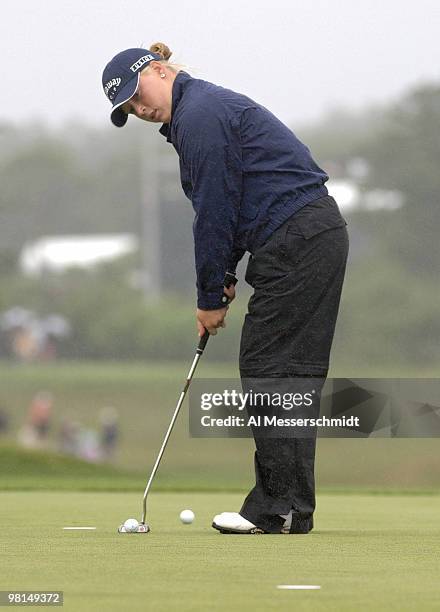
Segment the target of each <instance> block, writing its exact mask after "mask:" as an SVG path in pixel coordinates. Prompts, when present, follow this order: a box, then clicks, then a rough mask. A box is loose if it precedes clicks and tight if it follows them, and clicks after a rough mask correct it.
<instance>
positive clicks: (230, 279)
mask: <svg viewBox="0 0 440 612" xmlns="http://www.w3.org/2000/svg"><path fill="white" fill-rule="evenodd" d="M237 280H238V279H237V278H236V276H235V275H234V274H231V273H230V272H226V275H225V280H224V282H223V285H224V286H225V287H226V288H228V287H230V286H231V285H236V284H237ZM222 302H223V304H224V305H225V306H227V305H228V304H229V298H228V296H227V295H226V293H224V294H223V297H222ZM209 336H210V333H209V331H208V330H205V333H204V334H203V336H201V338H200V341H199V346H198V347H197V348H198V350H199V351H203V350H204V349H205V346H206V344H207V342H208V340H209Z"/></svg>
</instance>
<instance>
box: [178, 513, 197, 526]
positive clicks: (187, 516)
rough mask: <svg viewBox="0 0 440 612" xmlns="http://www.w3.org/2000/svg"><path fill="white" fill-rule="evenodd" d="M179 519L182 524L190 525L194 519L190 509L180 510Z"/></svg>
mask: <svg viewBox="0 0 440 612" xmlns="http://www.w3.org/2000/svg"><path fill="white" fill-rule="evenodd" d="M180 520H181V521H182V523H183V524H184V525H191V523H192V522H193V520H194V512H193V511H192V510H182V512H181V513H180Z"/></svg>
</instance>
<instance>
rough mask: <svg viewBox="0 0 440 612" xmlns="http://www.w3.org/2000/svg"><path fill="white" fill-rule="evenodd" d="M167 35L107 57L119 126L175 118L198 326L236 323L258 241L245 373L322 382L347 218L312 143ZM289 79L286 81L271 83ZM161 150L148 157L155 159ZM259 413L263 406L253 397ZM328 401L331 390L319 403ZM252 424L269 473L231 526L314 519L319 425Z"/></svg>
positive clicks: (220, 523)
mask: <svg viewBox="0 0 440 612" xmlns="http://www.w3.org/2000/svg"><path fill="white" fill-rule="evenodd" d="M170 57H171V51H170V50H169V48H168V47H167V46H166V45H165V44H163V43H156V44H154V45H152V46H151V47H150V49H139V48H135V49H127V50H125V51H122V52H121V53H118V54H117V55H116V56H115V57H114V58H113V59H112V60H111V61H110V62H109V63H108V64H107V66H106V67H105V69H104V72H103V77H102V84H103V88H104V92H105V94H106V96H107V97H108V99H109V100H110V102H111V103H112V109H111V115H110V117H111V121H112V122H113V124H114V125H115V126H117V127H122V126H123V125H125V123H126V122H127V118H128V116H129V115H135V116H136V117H137V118H138V119H142V120H143V121H146V122H148V123H158V124H159V123H160V124H162V125H161V127H160V129H159V132H160V133H161V134H162V135H163V136H164V137H165V138H166V140H167V142H169V143H170V144H172V145H173V147H174V148H175V150H176V152H177V154H178V156H179V162H180V177H181V183H182V188H183V191H184V192H185V195H186V196H187V197H188V198H189V199H190V200H191V202H192V206H193V208H194V212H195V218H194V223H193V234H194V246H195V266H196V277H197V314H196V319H197V327H198V332H199V335H203V334H204V333H205V331H206V330H208V331H209V333H210V334H216V333H217V330H218V329H219V328H221V327H224V326H225V318H226V315H227V311H228V306H226V307H225V305H224V302H222V297H223V293H224V292H225V293H226V294H227V295H228V297H229V298H230V300H233V299H234V297H235V286H234V285H230V286H229V287H228V288H226V287H225V285H226V284H229V283H227V280H226V279H233V281H234V282H235V281H236V278H235V274H236V267H237V264H238V262H239V261H240V259H241V258H242V257H243V256H244V254H245V253H246V252H248V253H249V260H248V264H247V269H246V275H245V279H246V282H247V283H248V284H249V285H250V286H251V287H252V288H253V294H252V296H251V298H250V300H249V304H248V312H247V314H246V316H245V320H244V324H243V329H242V334H241V342H240V363H239V365H240V376H241V379H242V384H243V388H249V381H252V383H253V384H254V383H256V385H255V384H254V386H253V388H254V390H255V389H256V388H258V383H259V382H260V389H261V390H262V391H264V389H265V386H267V381H269V382H270V381H275V382H276V383H277V384H279V385H280V386H281V387H283V385H284V387H286V384H287V383H286V381H289V380H290V381H291V380H292V379H295V380H296V379H298V380H299V379H304V380H308V381H311V384H310V385H309V386H310V387H313V391H317V395H318V396H319V392H320V389H321V387H322V384H323V381H324V380H325V377H326V375H327V372H328V367H329V355H330V348H331V344H332V340H333V334H334V328H335V323H336V318H337V313H338V308H339V302H340V295H341V290H342V285H343V280H344V274H345V267H346V260H347V254H348V235H347V229H346V227H345V226H346V221H345V220H344V218H343V217H342V216H341V213H340V211H339V208H338V205H337V203H336V202H335V200H334V198H333V197H332V196H331V195H329V193H328V190H327V188H326V185H325V183H326V181H327V180H328V178H329V177H328V175H327V174H326V172H325V171H324V170H322V169H321V168H320V167H319V166H318V165H317V164H316V163H315V161H314V160H313V158H312V156H311V153H310V150H309V149H308V148H307V147H306V146H305V145H304V144H303V143H302V142H300V140H298V138H297V137H296V136H295V134H294V133H293V132H292V131H291V130H290V129H289V128H288V127H286V126H285V125H284V124H283V123H282V122H281V121H280V120H279V119H277V117H275V116H274V115H273V114H272V113H271V112H270V111H269V110H268V109H267V108H265V107H264V106H262V105H261V104H258V103H257V102H255V101H254V100H252V99H251V98H249V97H247V96H246V95H243V94H240V93H237V92H235V91H231V90H230V89H226V88H224V87H221V86H219V85H215V84H214V83H210V82H208V81H205V80H203V79H198V78H194V77H192V76H191V75H190V74H189V73H188V72H187V71H186V70H185V67H183V66H181V65H179V64H173V63H172V62H170V61H169V60H170ZM272 87H277V88H278V90H279V91H280V92H282V87H283V83H282V82H281V83H272ZM146 163H148V160H146ZM247 410H248V413H249V414H256V413H258V410H259V408H258V407H255V406H252V407H247ZM311 412H312V413H313V414H314V415H315V416H316V415H317V414H319V402H315V405H314V407H313V409H312V411H311ZM257 429H258V428H255V429H254V428H253V430H252V431H253V435H254V439H255V444H256V452H255V458H254V461H255V472H256V484H255V487H254V488H253V489H252V491H251V492H250V493H249V494H248V496H247V497H246V499H245V501H244V503H243V506H242V508H241V509H240V512H222V513H220V514H218V515H217V516H215V517H214V519H213V527H215V528H216V529H218V530H219V531H221V532H222V533H247V534H252V533H291V534H296V533H308V532H309V531H310V530H311V529H312V528H313V512H314V510H315V483H314V460H315V447H316V435H315V434H316V432H314V433H313V435H309V436H305V437H292V436H291V435H285V436H283V435H282V434H280V432H279V430H273V431H272V432H271V433H270V435H268V432H267V430H266V431H264V432H263V431H261V430H258V431H257Z"/></svg>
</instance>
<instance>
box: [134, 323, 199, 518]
mask: <svg viewBox="0 0 440 612" xmlns="http://www.w3.org/2000/svg"><path fill="white" fill-rule="evenodd" d="M208 339H209V332H208V331H207V330H206V331H205V333H204V334H203V336H202V337H201V338H200V342H199V345H198V347H197V350H196V354H195V357H194V360H193V362H192V365H191V368H190V370H189V373H188V376H187V378H186V382H185V386H184V388H183V390H182V392H181V394H180V397H179V401H178V402H177V406H176V408H175V410H174V413H173V417H172V419H171V423H170V424H169V427H168V430H167V433H166V434H165V438H164V441H163V443H162V446H161V448H160V451H159V454H158V456H157V459H156V462H155V464H154V466H153V469H152V471H151V475H150V478H149V479H148V482H147V486H146V487H145V491H144V497H143V502H142V519H141V523H142V524H145V519H146V517H147V497H148V492H149V490H150V488H151V484H152V482H153V479H154V476H155V475H156V472H157V468H158V467H159V464H160V461H161V459H162V455H163V453H164V451H165V448H166V445H167V443H168V439H169V437H170V435H171V432H172V431H173V427H174V423H175V422H176V419H177V416H178V414H179V411H180V407H181V406H182V403H183V400H184V399H185V395H186V392H187V391H188V387H189V386H190V384H191V380H192V377H193V375H194V372H195V370H196V367H197V364H198V362H199V359H200V357H201V356H202V355H203V351H204V349H205V347H206V344H207V342H208Z"/></svg>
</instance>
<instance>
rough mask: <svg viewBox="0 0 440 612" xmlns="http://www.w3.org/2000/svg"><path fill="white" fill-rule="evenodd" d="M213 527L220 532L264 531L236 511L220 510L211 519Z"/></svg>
mask: <svg viewBox="0 0 440 612" xmlns="http://www.w3.org/2000/svg"><path fill="white" fill-rule="evenodd" d="M212 526H213V527H214V529H218V530H219V531H220V533H265V531H263V530H262V529H259V528H258V527H257V526H256V525H254V524H253V523H251V522H250V521H248V520H247V519H245V518H244V517H243V516H241V514H239V513H238V512H222V513H221V514H217V515H216V516H214V518H213V520H212Z"/></svg>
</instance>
